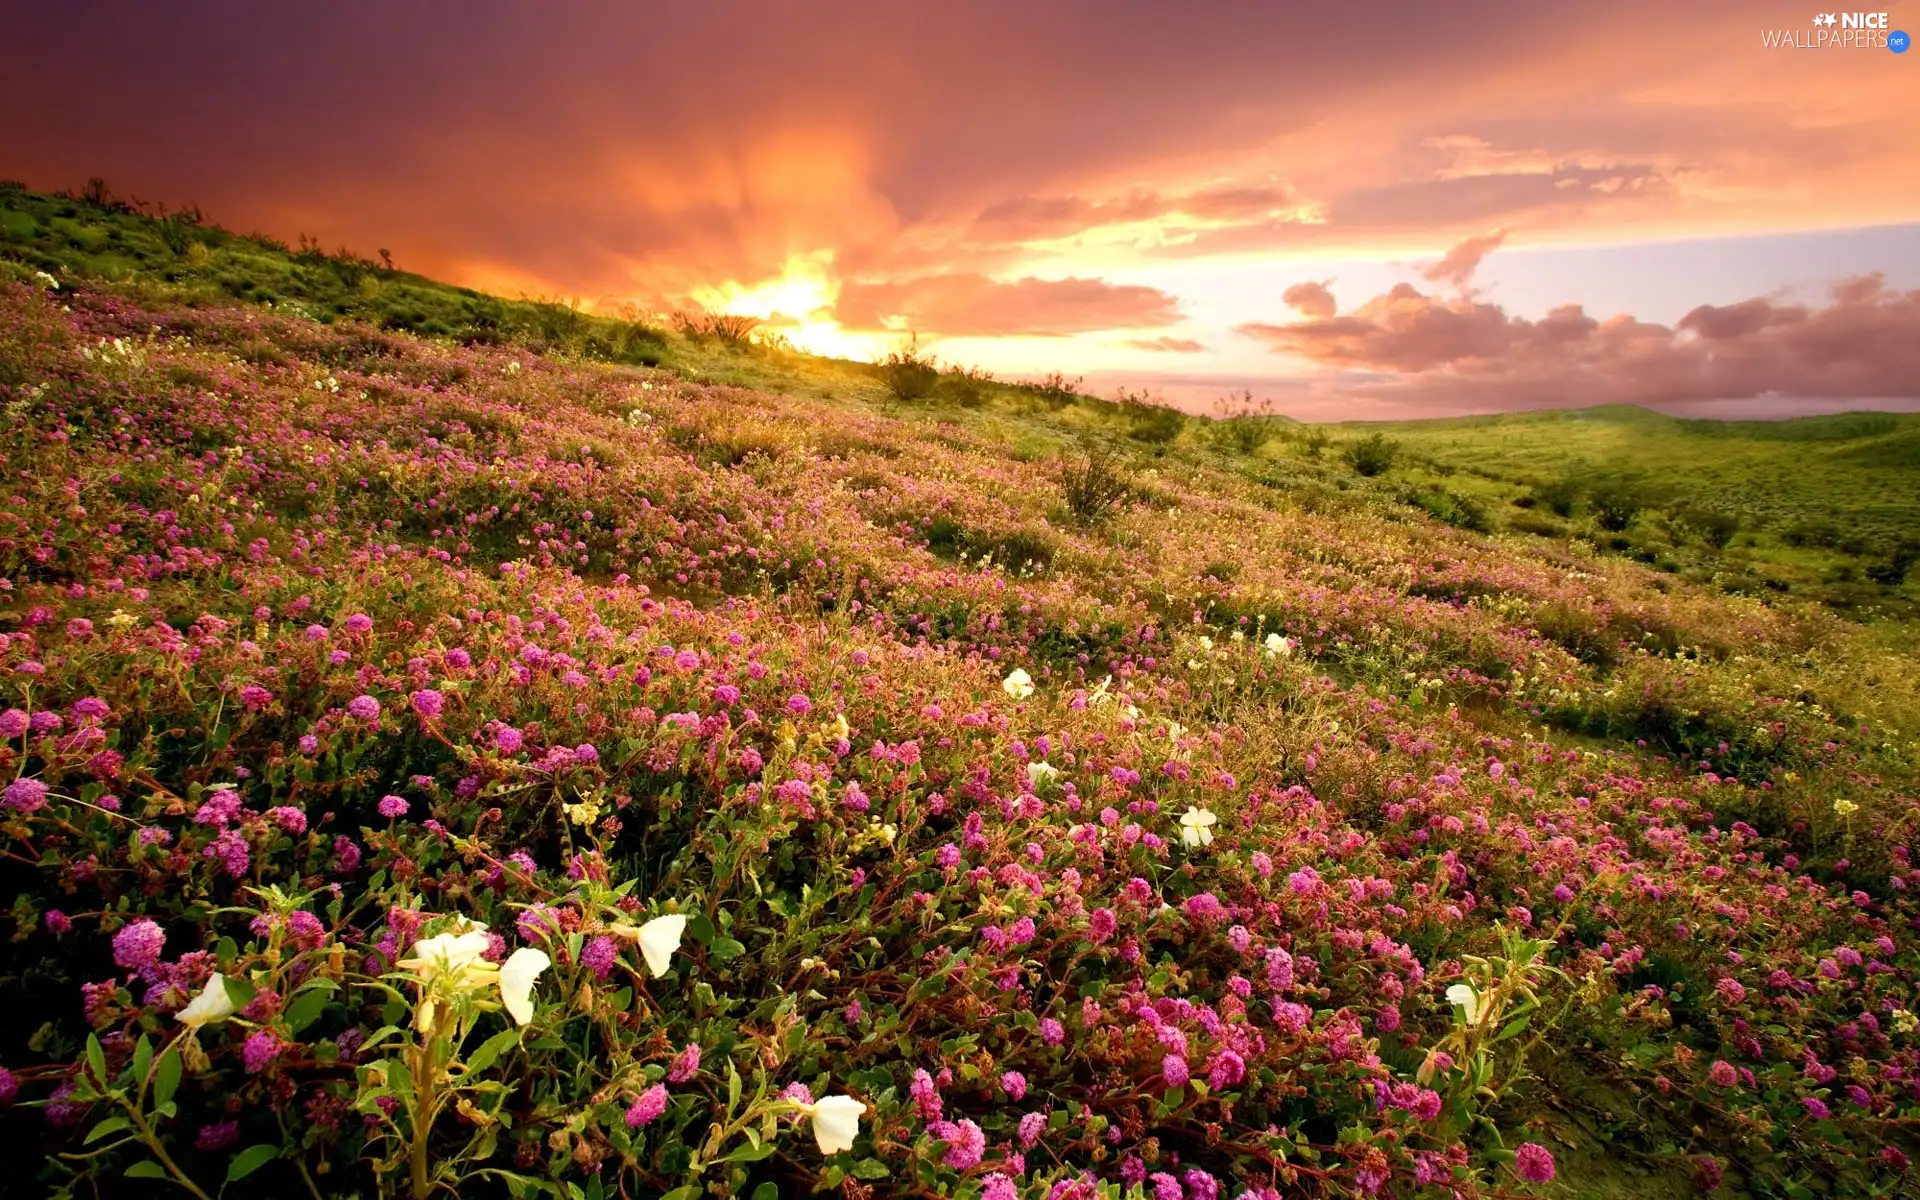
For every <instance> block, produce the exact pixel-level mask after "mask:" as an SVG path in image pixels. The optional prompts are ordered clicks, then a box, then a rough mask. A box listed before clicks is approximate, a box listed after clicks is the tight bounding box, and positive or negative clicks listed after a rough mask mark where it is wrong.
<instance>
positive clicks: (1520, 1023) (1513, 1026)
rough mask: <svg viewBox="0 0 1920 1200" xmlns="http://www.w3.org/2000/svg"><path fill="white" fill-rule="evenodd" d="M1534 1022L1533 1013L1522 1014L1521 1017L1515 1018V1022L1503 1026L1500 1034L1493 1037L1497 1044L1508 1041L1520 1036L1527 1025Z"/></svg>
mask: <svg viewBox="0 0 1920 1200" xmlns="http://www.w3.org/2000/svg"><path fill="white" fill-rule="evenodd" d="M1532 1020H1533V1014H1532V1013H1522V1014H1521V1015H1520V1016H1517V1017H1515V1018H1514V1019H1513V1020H1511V1021H1508V1022H1507V1023H1506V1024H1505V1025H1504V1026H1502V1027H1501V1029H1500V1032H1499V1033H1496V1034H1494V1035H1493V1040H1494V1041H1495V1042H1504V1041H1506V1040H1507V1039H1508V1038H1510V1037H1513V1036H1514V1035H1515V1034H1518V1033H1519V1032H1520V1031H1521V1030H1523V1029H1525V1028H1526V1027H1527V1025H1528V1024H1529V1023H1531V1022H1532Z"/></svg>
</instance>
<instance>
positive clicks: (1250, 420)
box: [1213, 389, 1285, 454]
mask: <svg viewBox="0 0 1920 1200" xmlns="http://www.w3.org/2000/svg"><path fill="white" fill-rule="evenodd" d="M1213 411H1214V420H1215V421H1216V422H1218V424H1217V426H1216V428H1217V429H1218V430H1219V431H1220V434H1221V436H1223V437H1224V438H1225V439H1226V441H1227V444H1228V445H1230V446H1232V447H1233V448H1234V449H1236V450H1238V451H1240V453H1242V454H1252V453H1253V452H1254V451H1256V450H1258V449H1260V447H1262V446H1264V445H1266V444H1267V442H1269V441H1270V440H1272V439H1273V438H1274V437H1275V436H1277V435H1278V434H1279V433H1280V430H1281V427H1282V426H1283V425H1284V424H1285V419H1284V418H1283V417H1281V416H1280V415H1279V414H1277V413H1275V412H1274V410H1273V400H1272V399H1271V398H1270V397H1262V398H1261V399H1259V400H1255V399H1254V398H1253V392H1252V390H1250V389H1247V390H1242V391H1240V392H1237V393H1234V394H1233V395H1230V396H1226V397H1223V398H1222V399H1220V400H1219V401H1218V402H1216V403H1215V404H1214V406H1213Z"/></svg>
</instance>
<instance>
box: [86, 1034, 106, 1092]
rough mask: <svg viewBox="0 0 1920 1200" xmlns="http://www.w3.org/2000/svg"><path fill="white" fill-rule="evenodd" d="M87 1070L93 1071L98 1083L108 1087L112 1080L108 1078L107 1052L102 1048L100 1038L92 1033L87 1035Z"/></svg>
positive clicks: (94, 1080) (94, 1079) (95, 1081)
mask: <svg viewBox="0 0 1920 1200" xmlns="http://www.w3.org/2000/svg"><path fill="white" fill-rule="evenodd" d="M87 1070H88V1071H89V1072H91V1073H92V1075H93V1082H94V1083H95V1084H96V1085H98V1086H100V1087H106V1086H107V1084H108V1083H109V1082H110V1081H109V1080H108V1079H107V1053H106V1051H104V1050H102V1049H101V1048H100V1039H99V1038H97V1037H95V1036H93V1035H92V1034H91V1033H90V1034H88V1035H87Z"/></svg>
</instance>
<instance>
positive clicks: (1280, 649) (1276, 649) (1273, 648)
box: [1265, 633, 1293, 658]
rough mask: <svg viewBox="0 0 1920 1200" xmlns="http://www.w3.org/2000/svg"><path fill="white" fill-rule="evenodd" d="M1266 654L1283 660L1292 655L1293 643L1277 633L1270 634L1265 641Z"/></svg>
mask: <svg viewBox="0 0 1920 1200" xmlns="http://www.w3.org/2000/svg"><path fill="white" fill-rule="evenodd" d="M1265 644H1266V647H1267V654H1268V655H1269V656H1270V657H1271V656H1277V657H1281V658H1284V657H1286V656H1287V655H1290V654H1292V653H1293V642H1292V641H1291V640H1289V639H1287V638H1283V637H1281V636H1280V635H1279V634H1277V633H1270V634H1268V635H1267V640H1266V643H1265Z"/></svg>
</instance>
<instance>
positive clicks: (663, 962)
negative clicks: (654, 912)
mask: <svg viewBox="0 0 1920 1200" xmlns="http://www.w3.org/2000/svg"><path fill="white" fill-rule="evenodd" d="M686 931H687V919H686V917H684V916H681V915H680V914H679V913H675V914H673V915H672V916H667V917H655V918H654V919H653V920H651V921H648V922H647V923H646V924H645V925H642V926H641V927H640V929H639V933H638V935H637V936H638V937H639V939H640V957H642V958H644V959H646V960H647V970H649V971H651V972H653V977H654V978H655V979H658V978H660V977H661V976H662V975H665V974H666V973H667V964H668V962H669V961H670V960H671V959H672V958H673V952H674V951H675V950H678V949H679V948H680V936H681V935H682V934H684V933H685V932H686Z"/></svg>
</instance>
